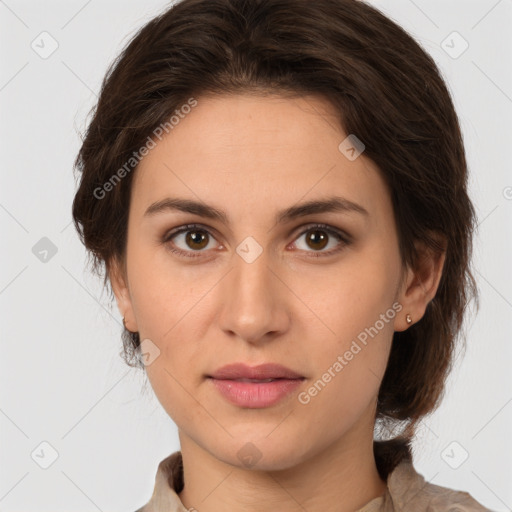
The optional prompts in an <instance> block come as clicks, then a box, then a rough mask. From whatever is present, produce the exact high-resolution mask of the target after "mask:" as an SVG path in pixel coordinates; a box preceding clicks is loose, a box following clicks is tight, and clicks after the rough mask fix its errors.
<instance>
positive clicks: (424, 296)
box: [395, 234, 446, 331]
mask: <svg viewBox="0 0 512 512" xmlns="http://www.w3.org/2000/svg"><path fill="white" fill-rule="evenodd" d="M436 239H437V242H438V246H439V249H435V250H434V249H433V248H431V247H428V246H427V245H426V244H425V243H424V242H417V243H416V244H415V246H416V250H417V254H418V258H417V262H416V265H415V267H414V268H410V267H407V269H406V276H405V278H404V280H403V284H402V287H401V289H400V291H399V294H398V296H397V300H398V302H399V303H400V304H401V305H402V310H401V312H400V316H398V317H397V318H396V321H395V331H405V330H406V329H408V328H409V327H410V326H411V325H413V324H415V323H416V322H418V321H419V320H421V318H423V315H424V314H425V310H426V309H427V306H428V304H429V302H430V301H431V300H432V299H433V298H434V297H435V295H436V292H437V288H438V286H439V282H440V281H441V276H442V273H443V268H444V262H445V258H446V240H445V238H444V237H442V236H441V235H437V234H436ZM407 314H409V315H410V317H411V319H412V323H407V320H406V318H407Z"/></svg>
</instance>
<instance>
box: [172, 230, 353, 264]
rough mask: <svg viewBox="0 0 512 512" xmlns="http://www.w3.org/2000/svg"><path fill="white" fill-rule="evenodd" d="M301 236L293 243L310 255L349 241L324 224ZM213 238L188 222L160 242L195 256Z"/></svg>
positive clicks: (339, 247) (181, 253) (332, 251)
mask: <svg viewBox="0 0 512 512" xmlns="http://www.w3.org/2000/svg"><path fill="white" fill-rule="evenodd" d="M305 235H306V236H305ZM303 236H305V240H304V242H302V243H297V241H295V242H294V244H293V245H294V246H296V247H297V248H298V249H299V250H302V251H305V252H307V253H311V254H309V256H311V257H319V256H330V255H332V254H335V253H337V252H339V251H341V250H342V249H343V247H344V246H346V245H349V244H350V243H351V238H350V236H349V235H348V234H346V233H344V232H342V231H340V230H338V229H336V228H333V227H330V226H327V225H325V224H314V225H310V226H308V228H307V229H306V230H304V231H302V232H301V233H300V234H299V235H298V238H297V239H296V240H300V239H301V237H303ZM214 240H215V238H214V237H213V236H212V234H211V233H210V231H209V230H208V229H206V228H205V227H202V226H201V225H198V224H189V225H186V226H182V227H180V228H177V229H176V230H175V231H171V232H170V233H168V234H166V235H165V236H164V239H163V241H162V242H163V243H164V244H165V245H166V246H168V249H169V251H171V252H172V253H174V254H177V255H178V256H184V257H187V258H197V257H199V256H201V253H204V252H206V250H208V249H214V248H215V243H211V242H212V241H214ZM329 245H330V246H333V247H334V248H333V249H330V250H327V251H325V250H323V249H325V248H326V247H328V246H329ZM309 249H313V250H312V251H311V250H309ZM315 253H317V254H315Z"/></svg>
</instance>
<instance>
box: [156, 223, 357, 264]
mask: <svg viewBox="0 0 512 512" xmlns="http://www.w3.org/2000/svg"><path fill="white" fill-rule="evenodd" d="M314 229H319V230H322V231H325V232H327V233H329V234H330V235H334V236H335V237H336V238H337V239H338V240H339V241H340V242H341V244H340V246H339V247H338V248H336V249H331V250H330V251H326V252H319V251H311V252H312V254H310V256H308V257H311V258H320V257H324V256H332V255H333V254H336V253H338V252H340V251H341V250H342V249H343V248H344V247H345V246H347V245H350V243H351V242H352V240H351V237H350V236H349V235H348V234H346V233H344V232H342V231H340V230H338V229H336V228H334V227H332V226H329V225H327V224H310V225H308V226H307V228H306V229H304V230H303V231H302V232H300V233H299V234H298V235H297V237H296V238H299V237H301V236H303V235H305V234H306V233H308V232H309V231H312V230H314ZM193 230H198V231H204V232H206V233H208V235H210V236H212V238H214V239H215V237H214V236H213V235H212V234H211V233H210V231H209V230H208V229H207V228H206V227H203V226H202V225H201V224H187V225H186V226H182V227H180V228H178V229H176V230H175V231H171V232H169V233H167V234H166V235H165V236H164V238H163V240H162V243H164V244H165V245H167V246H168V247H167V248H168V250H169V251H170V252H171V253H173V254H177V255H178V256H184V257H186V258H199V257H201V256H202V254H201V253H203V252H205V251H184V250H183V249H177V248H176V247H172V246H171V245H169V242H170V241H171V240H172V239H173V238H174V237H176V236H177V235H179V234H181V233H186V232H187V231H193ZM306 252H308V253H309V252H310V251H306Z"/></svg>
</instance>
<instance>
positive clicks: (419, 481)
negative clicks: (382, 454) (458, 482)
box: [388, 461, 492, 512]
mask: <svg viewBox="0 0 512 512" xmlns="http://www.w3.org/2000/svg"><path fill="white" fill-rule="evenodd" d="M388 493H389V497H390V501H392V503H393V505H394V507H393V509H392V510H394V509H395V508H396V509H397V510H415V511H417V512H420V511H424V512H492V511H491V510H490V509H488V508H486V507H484V506H483V505H482V504H481V503H479V502H478V501H476V500H475V499H474V498H473V497H472V496H471V494H469V493H468V492H464V491H458V490H455V489H450V488H448V487H442V486H440V485H435V484H432V483H430V482H426V481H425V478H424V477H423V476H422V475H421V474H419V473H418V472H416V470H415V469H414V466H413V465H412V463H411V462H409V461H404V462H401V463H400V464H399V465H398V466H397V467H396V468H395V469H394V470H393V472H392V473H391V474H390V475H389V477H388Z"/></svg>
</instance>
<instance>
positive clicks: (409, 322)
mask: <svg viewBox="0 0 512 512" xmlns="http://www.w3.org/2000/svg"><path fill="white" fill-rule="evenodd" d="M405 321H406V322H407V323H408V324H412V318H411V315H409V313H407V315H405Z"/></svg>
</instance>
